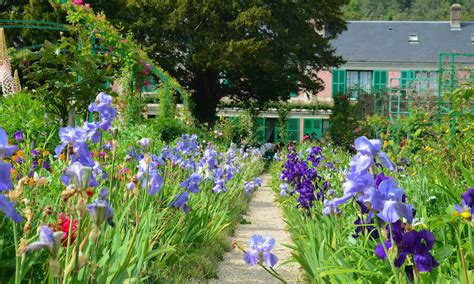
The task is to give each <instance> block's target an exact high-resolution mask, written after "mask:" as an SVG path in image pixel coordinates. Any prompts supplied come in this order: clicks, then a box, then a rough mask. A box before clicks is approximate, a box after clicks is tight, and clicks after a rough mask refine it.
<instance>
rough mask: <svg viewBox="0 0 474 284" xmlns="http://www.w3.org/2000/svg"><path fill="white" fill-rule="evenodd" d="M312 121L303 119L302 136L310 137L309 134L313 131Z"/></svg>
mask: <svg viewBox="0 0 474 284" xmlns="http://www.w3.org/2000/svg"><path fill="white" fill-rule="evenodd" d="M313 120H314V119H311V118H305V119H304V127H303V135H305V134H308V135H311V132H312V131H313Z"/></svg>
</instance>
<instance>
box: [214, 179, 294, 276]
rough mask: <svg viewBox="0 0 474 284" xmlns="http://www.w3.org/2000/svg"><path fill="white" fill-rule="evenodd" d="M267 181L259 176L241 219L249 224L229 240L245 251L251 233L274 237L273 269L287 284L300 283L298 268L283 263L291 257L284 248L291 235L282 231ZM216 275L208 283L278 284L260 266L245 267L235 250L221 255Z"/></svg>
mask: <svg viewBox="0 0 474 284" xmlns="http://www.w3.org/2000/svg"><path fill="white" fill-rule="evenodd" d="M270 179H271V177H270V176H269V175H267V174H264V175H262V180H263V184H262V187H260V188H259V189H257V191H256V192H255V194H254V196H253V198H252V201H251V202H250V206H249V210H248V211H247V215H244V219H245V220H246V221H248V222H249V223H250V224H240V225H239V226H238V227H237V230H236V232H235V236H233V237H232V240H236V241H237V242H238V243H239V244H240V246H242V247H244V248H248V247H249V245H250V244H249V242H250V237H251V236H252V235H254V234H260V235H262V236H264V237H265V236H273V237H274V238H275V242H276V245H275V248H274V249H273V251H272V252H273V253H274V254H275V255H276V256H277V257H278V263H277V265H276V266H275V270H276V271H277V272H278V273H280V275H281V276H282V277H283V278H284V279H286V280H287V281H288V282H289V283H297V282H301V279H299V278H298V277H299V272H298V271H299V269H298V265H297V264H294V263H286V264H284V263H283V262H285V261H287V260H289V259H290V257H291V254H290V249H289V248H287V247H285V246H283V245H284V244H289V243H290V236H289V235H288V233H287V232H286V230H285V222H283V218H282V212H281V209H280V208H279V207H278V206H277V205H276V204H275V203H274V202H273V201H274V192H273V191H272V189H271V188H270ZM217 275H218V279H214V280H212V281H211V282H210V283H278V282H279V281H278V280H277V279H275V278H273V277H272V276H271V275H270V274H268V273H267V272H266V271H265V270H263V269H262V268H261V267H260V266H254V267H251V266H249V265H247V264H246V263H245V262H244V260H243V253H242V252H241V251H240V250H238V249H234V250H231V251H230V252H227V253H226V254H225V255H224V260H223V261H222V262H221V263H220V264H219V267H218V273H217Z"/></svg>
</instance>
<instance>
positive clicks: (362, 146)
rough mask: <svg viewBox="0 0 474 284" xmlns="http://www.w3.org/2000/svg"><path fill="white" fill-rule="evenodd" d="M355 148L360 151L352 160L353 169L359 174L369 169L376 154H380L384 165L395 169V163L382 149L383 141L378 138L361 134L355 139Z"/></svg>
mask: <svg viewBox="0 0 474 284" xmlns="http://www.w3.org/2000/svg"><path fill="white" fill-rule="evenodd" d="M354 143H355V148H356V149H357V151H358V153H357V155H356V156H354V158H352V160H351V162H350V166H351V171H352V172H355V173H357V174H360V173H361V172H363V171H365V170H367V169H368V168H369V167H370V166H371V165H372V163H373V162H374V159H375V156H378V157H379V159H380V162H381V163H382V165H384V166H385V167H386V168H388V169H389V170H391V171H393V170H395V165H394V164H393V162H392V161H391V160H390V158H389V157H388V156H387V154H386V153H385V152H383V151H381V147H382V142H381V141H380V140H378V139H370V140H369V139H367V137H365V136H361V137H359V138H357V139H356V140H355V142H354Z"/></svg>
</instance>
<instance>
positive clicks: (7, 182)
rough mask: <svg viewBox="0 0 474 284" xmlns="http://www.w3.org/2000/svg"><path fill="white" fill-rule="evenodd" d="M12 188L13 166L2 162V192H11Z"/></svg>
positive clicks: (0, 172)
mask: <svg viewBox="0 0 474 284" xmlns="http://www.w3.org/2000/svg"><path fill="white" fill-rule="evenodd" d="M12 188H13V183H12V180H11V165H10V164H9V163H5V162H3V161H1V160H0V191H9V190H10V189H12Z"/></svg>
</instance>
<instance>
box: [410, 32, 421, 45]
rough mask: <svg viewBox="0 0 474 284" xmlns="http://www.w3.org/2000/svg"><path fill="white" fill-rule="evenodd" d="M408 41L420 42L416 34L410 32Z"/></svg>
mask: <svg viewBox="0 0 474 284" xmlns="http://www.w3.org/2000/svg"><path fill="white" fill-rule="evenodd" d="M408 42H409V43H420V39H419V37H418V34H415V33H413V34H410V35H408Z"/></svg>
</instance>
